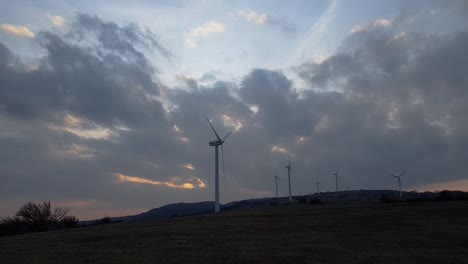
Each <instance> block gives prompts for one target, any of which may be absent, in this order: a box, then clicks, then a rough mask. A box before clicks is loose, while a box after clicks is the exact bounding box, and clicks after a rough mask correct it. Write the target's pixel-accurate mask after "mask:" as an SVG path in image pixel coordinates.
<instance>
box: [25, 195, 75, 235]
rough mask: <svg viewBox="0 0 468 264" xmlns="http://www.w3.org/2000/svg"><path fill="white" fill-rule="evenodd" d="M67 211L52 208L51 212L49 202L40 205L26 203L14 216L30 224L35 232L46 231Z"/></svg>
mask: <svg viewBox="0 0 468 264" xmlns="http://www.w3.org/2000/svg"><path fill="white" fill-rule="evenodd" d="M68 211H69V210H68V209H66V208H54V210H52V209H51V206H50V202H43V203H42V204H41V203H34V202H28V203H27V204H25V205H23V206H22V207H21V208H20V209H19V211H18V212H16V216H17V217H19V218H21V220H22V221H24V222H27V223H29V224H31V225H32V227H33V228H34V229H35V230H36V231H44V230H47V229H48V227H49V225H51V224H57V223H58V222H60V221H61V220H62V219H63V218H64V217H65V216H66V215H67V213H68Z"/></svg>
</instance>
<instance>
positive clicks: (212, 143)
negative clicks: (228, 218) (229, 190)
mask: <svg viewBox="0 0 468 264" xmlns="http://www.w3.org/2000/svg"><path fill="white" fill-rule="evenodd" d="M205 118H206V121H208V124H210V127H211V129H213V132H214V133H215V135H216V139H215V140H211V141H210V142H209V144H210V146H212V147H213V146H214V147H215V209H214V211H215V213H219V211H220V208H219V165H218V163H219V162H218V160H219V158H218V156H219V155H218V147H219V146H221V158H222V159H223V173H224V150H223V143H224V141H225V140H226V139H227V138H228V137H229V135H231V133H232V131H231V132H229V133H227V134H226V135H225V136H224V137H223V138H220V137H219V135H218V133H217V132H216V130H215V129H214V127H213V125H212V124H211V122H210V120H209V119H208V117H206V116H205Z"/></svg>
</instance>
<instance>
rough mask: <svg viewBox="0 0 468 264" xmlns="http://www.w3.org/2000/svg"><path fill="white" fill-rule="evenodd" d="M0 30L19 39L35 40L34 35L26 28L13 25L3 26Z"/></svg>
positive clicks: (0, 26)
mask: <svg viewBox="0 0 468 264" xmlns="http://www.w3.org/2000/svg"><path fill="white" fill-rule="evenodd" d="M0 29H1V30H2V31H3V32H5V33H7V34H10V35H15V36H18V37H26V38H34V33H33V32H32V31H31V30H30V29H29V28H27V27H25V26H17V25H11V24H1V25H0Z"/></svg>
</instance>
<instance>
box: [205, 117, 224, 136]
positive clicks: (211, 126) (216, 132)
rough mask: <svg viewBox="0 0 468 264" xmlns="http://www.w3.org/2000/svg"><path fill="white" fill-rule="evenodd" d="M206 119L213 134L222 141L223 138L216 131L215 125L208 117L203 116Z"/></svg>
mask: <svg viewBox="0 0 468 264" xmlns="http://www.w3.org/2000/svg"><path fill="white" fill-rule="evenodd" d="M203 116H204V117H205V118H206V121H208V124H210V127H211V129H213V132H214V133H215V135H216V137H217V138H218V140H219V141H221V138H220V137H219V135H218V133H217V132H216V130H215V129H214V127H213V125H212V124H211V122H210V120H209V119H208V117H206V115H203Z"/></svg>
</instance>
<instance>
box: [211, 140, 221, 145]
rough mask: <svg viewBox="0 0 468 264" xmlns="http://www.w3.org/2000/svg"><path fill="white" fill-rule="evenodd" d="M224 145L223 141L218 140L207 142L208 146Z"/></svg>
mask: <svg viewBox="0 0 468 264" xmlns="http://www.w3.org/2000/svg"><path fill="white" fill-rule="evenodd" d="M223 143H224V141H220V140H211V141H210V142H209V144H210V146H219V145H222V144H223Z"/></svg>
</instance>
